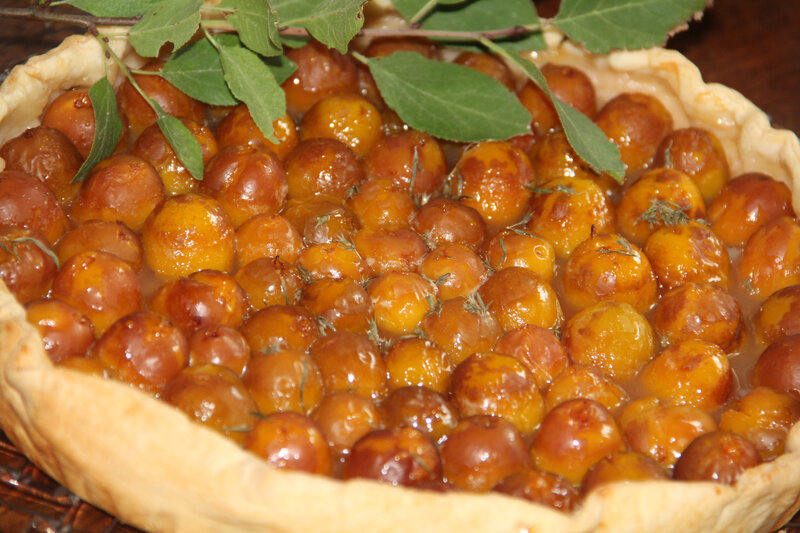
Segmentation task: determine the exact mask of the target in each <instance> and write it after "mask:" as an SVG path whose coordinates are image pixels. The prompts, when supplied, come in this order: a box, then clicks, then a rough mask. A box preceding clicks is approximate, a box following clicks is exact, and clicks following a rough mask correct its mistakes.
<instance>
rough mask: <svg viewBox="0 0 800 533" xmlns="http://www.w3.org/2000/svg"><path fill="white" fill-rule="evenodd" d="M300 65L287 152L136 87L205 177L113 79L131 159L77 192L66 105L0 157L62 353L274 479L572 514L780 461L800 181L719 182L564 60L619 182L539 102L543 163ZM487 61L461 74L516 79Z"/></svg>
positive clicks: (556, 82)
mask: <svg viewBox="0 0 800 533" xmlns="http://www.w3.org/2000/svg"><path fill="white" fill-rule="evenodd" d="M406 44H407V45H409V46H405V45H406ZM423 44H425V49H430V50H433V51H434V52H435V53H437V54H438V50H437V49H436V47H435V46H433V45H430V46H428V43H423ZM411 45H413V46H411ZM419 45H420V43H419V42H418V41H413V42H409V43H404V42H402V41H398V42H393V43H388V44H386V45H385V46H384V47H383V48H382V49H379V48H378V46H377V43H376V44H375V45H374V46H375V48H374V50H372V52H370V53H372V54H379V53H380V54H385V53H390V52H391V51H393V50H396V49H408V48H409V47H410V48H412V49H416V48H419ZM292 53H293V54H294V55H295V56H296V59H295V60H296V61H297V62H298V64H299V65H300V68H299V70H298V71H297V73H296V74H295V77H294V78H293V80H294V81H291V83H289V84H287V86H286V88H287V97H288V98H289V104H290V105H289V110H290V114H289V115H287V116H286V117H284V118H282V119H280V120H279V121H276V123H275V124H274V127H275V135H276V137H277V138H278V140H279V143H278V144H271V143H269V142H268V141H266V139H264V138H263V136H261V135H260V134H259V132H258V131H257V130H254V125H253V123H252V119H251V117H249V116H248V113H247V110H246V109H245V108H243V107H241V106H239V107H234V108H231V109H229V110H226V111H227V115H226V117H225V118H223V119H222V120H221V122H217V121H212V120H206V119H205V117H206V116H210V115H211V113H210V111H209V110H208V109H205V108H204V106H203V105H202V104H199V103H197V102H193V101H191V99H188V97H185V95H180V96H176V95H175V93H174V87H169V86H168V85H165V83H166V82H164V83H161V82H162V81H163V80H161V81H158V82H153V81H150V82H146V83H147V84H148V92H149V91H153V94H152V96H153V97H154V98H155V97H156V95H159V94H160V93H159V91H163V94H161V96H163V98H164V101H165V102H169V101H175V102H178V103H181V105H180V106H179V107H180V109H184V110H186V112H187V113H188V115H187V114H183V112H178V116H180V117H181V118H182V119H183V120H184V121H185V123H187V124H192V127H193V129H192V131H193V132H194V133H195V135H196V136H197V137H198V138H200V140H201V144H202V145H203V146H204V147H205V148H206V151H205V152H204V155H205V156H206V157H204V162H205V164H206V171H207V172H206V178H205V181H203V182H199V183H198V182H194V181H193V180H191V178H190V179H189V180H186V179H185V178H186V173H185V170H186V169H185V168H183V167H182V166H181V165H180V164H179V163H176V161H175V160H174V154H170V153H169V150H168V147H166V146H164V141H163V138H159V137H158V131H157V129H155V130H154V129H152V128H153V126H151V125H149V124H148V123H147V121H146V120H144V119H146V118H147V117H145V116H144V115H143V114H142V113H138V112H137V111H136V107H135V106H136V105H137V104H136V102H135V101H133V100H132V99H130V98H129V97H128V96H125V94H126V91H128V88H127V87H126V86H125V85H123V86H121V87H120V89H119V91H120V93H119V94H120V102H121V103H120V107H121V109H122V112H123V114H124V115H125V116H126V117H127V122H128V129H127V130H126V135H127V142H125V143H123V146H121V147H120V148H119V153H117V154H116V155H114V156H112V157H110V158H108V159H107V160H105V161H103V162H101V163H100V164H98V165H97V166H96V167H95V169H94V170H93V171H92V173H91V174H90V177H89V179H88V180H87V181H86V182H85V183H83V184H82V185H81V186H80V188H79V190H77V188H76V190H73V189H72V188H70V187H68V186H66V185H65V180H64V179H63V176H62V174H63V172H68V171H66V170H64V168H72V167H70V166H69V165H70V164H71V163H69V161H74V160H75V158H76V157H78V158H80V157H81V156H80V154H81V153H82V152H81V150H82V149H83V147H81V146H77V147H76V146H73V145H72V144H71V143H73V142H74V141H75V140H77V139H78V138H79V136H78V135H77V134H76V133H75V132H74V131H63V132H62V133H63V136H62V135H61V134H58V133H53V132H55V131H59V130H58V128H59V124H61V123H64V121H65V120H66V122H67V123H69V121H70V120H79V116H77V114H76V116H75V117H72V118H70V116H69V108H68V107H61V108H59V109H57V110H56V109H55V108H54V109H53V110H52V112H51V115H54V114H55V113H56V111H58V114H59V116H58V118H59V121H56V120H54V119H49V120H47V121H46V122H47V123H48V125H49V127H50V128H53V129H52V130H48V129H45V128H44V127H42V128H39V129H37V130H31V131H29V132H26V133H24V134H22V135H20V136H19V137H17V138H16V139H13V140H12V141H9V142H8V143H7V144H6V146H5V147H3V148H2V149H0V153H2V154H3V155H6V154H8V159H9V161H11V160H16V161H17V164H18V165H21V166H20V168H13V169H12V167H11V163H9V169H11V170H7V171H5V172H3V173H2V174H0V187H4V186H5V187H6V188H7V189H8V190H12V189H13V190H17V189H18V188H19V187H22V186H24V187H25V190H26V191H28V190H29V191H31V195H37V196H36V197H37V198H41V199H42V200H41V201H40V202H38V204H39V207H38V208H39V209H40V210H41V212H40V215H38V216H37V217H36V218H31V217H27V216H25V215H24V213H25V212H26V209H27V207H26V205H27V204H25V202H26V201H28V200H27V199H26V198H27V196H26V195H20V194H9V195H7V196H6V195H4V196H3V200H2V206H3V210H2V216H3V219H2V224H3V232H2V235H1V236H0V244H2V249H0V276H2V279H3V280H4V281H5V282H6V284H7V285H8V286H9V288H10V289H11V291H12V292H13V293H14V294H15V296H16V297H17V299H18V300H20V301H21V302H22V303H25V304H27V306H28V317H29V320H30V321H31V322H32V323H33V324H34V325H35V326H36V327H37V328H38V329H39V330H40V332H41V333H42V336H43V338H44V339H45V344H44V346H45V349H46V351H47V353H48V354H49V355H50V357H51V359H52V360H53V361H54V362H55V363H57V364H67V365H68V366H70V367H72V368H79V369H80V368H84V369H87V370H89V371H92V372H96V371H98V369H99V370H100V371H101V372H102V373H104V374H105V375H106V376H107V377H109V378H111V379H117V380H120V381H122V382H125V383H128V384H129V385H131V386H134V387H138V388H141V389H143V390H144V391H146V392H149V393H152V394H154V395H156V396H157V397H159V398H161V399H163V400H164V401H166V402H169V403H172V404H174V405H176V406H177V407H178V408H180V409H182V410H184V412H186V413H187V415H188V416H189V417H190V418H193V419H195V420H197V422H198V423H201V424H206V425H208V426H209V427H210V428H212V429H214V430H215V431H217V432H219V433H220V434H222V435H225V436H226V437H228V438H231V439H232V440H233V441H235V442H237V443H239V444H242V445H243V446H244V448H245V449H247V450H249V451H251V452H253V453H254V454H255V455H256V456H259V457H262V458H263V459H264V460H265V461H267V462H268V463H269V464H270V465H272V466H274V467H276V468H287V469H299V470H305V471H312V472H315V473H318V474H321V475H332V476H334V477H337V478H341V479H351V478H359V477H360V478H369V479H376V480H377V481H380V482H385V483H389V484H396V485H409V486H416V487H421V488H434V489H437V490H474V491H479V492H483V491H489V490H492V489H495V490H497V491H499V492H503V493H506V494H513V495H517V496H521V497H523V498H528V499H531V500H534V501H541V502H545V503H546V504H548V505H551V506H553V507H554V508H558V509H565V510H568V509H571V508H573V507H574V506H575V505H580V503H579V499H580V496H579V494H581V495H585V494H586V493H588V492H590V491H591V490H592V489H593V487H596V486H600V485H602V484H604V483H606V482H608V480H628V479H631V480H632V479H658V478H664V477H671V476H673V472H675V473H677V474H676V477H679V478H681V479H699V478H702V479H715V480H718V481H721V482H734V481H735V479H736V478H737V477H738V476H739V475H740V473H741V471H742V470H743V469H744V468H747V467H749V466H752V465H754V464H757V463H758V462H760V461H762V460H771V459H773V458H774V457H775V456H777V455H778V454H779V453H780V452H781V450H782V449H783V443H784V441H785V438H786V434H787V432H788V429H789V428H790V427H791V425H792V424H793V423H794V422H795V421H796V420H797V419H798V417H800V410H798V409H797V407H796V403H797V401H798V400H800V393H798V392H797V391H798V390H800V384H797V383H793V382H792V381H791V379H789V377H788V376H790V374H791V373H792V372H791V370H792V369H793V368H795V367H796V366H797V365H798V364H800V363H798V361H800V350H798V348H797V345H798V342H797V340H796V337H793V336H792V335H794V334H796V333H797V331H796V328H795V327H794V326H793V323H792V321H791V318H792V316H793V315H792V311H791V309H793V308H794V307H793V306H794V302H795V300H796V299H797V298H794V293H793V292H792V290H793V287H797V286H798V283H800V259H798V256H797V254H796V250H797V249H798V247H797V242H796V241H797V238H798V237H797V234H798V230H797V227H798V223H797V220H796V218H795V214H794V211H793V210H792V207H791V203H790V200H789V198H790V196H789V194H788V192H787V191H788V189H787V188H786V187H785V186H784V185H783V184H781V183H780V182H778V181H776V180H774V179H773V178H771V177H770V176H768V175H766V174H759V175H752V174H751V175H745V176H739V177H737V176H730V175H729V173H728V172H727V164H726V162H725V158H724V153H722V149H721V148H720V146H719V143H718V142H716V140H715V138H714V137H713V135H712V134H711V133H710V132H707V131H704V130H699V129H691V130H673V129H672V118H671V117H670V116H669V113H668V112H667V111H666V109H665V108H664V107H663V106H662V105H661V103H660V102H659V101H658V99H657V98H654V97H652V96H645V95H641V94H636V93H626V94H622V95H618V96H616V97H614V98H613V99H612V100H610V101H609V102H599V101H597V97H596V96H595V93H594V90H593V88H592V87H591V82H589V81H588V78H586V76H584V75H582V73H581V72H580V71H577V70H576V69H574V68H573V67H570V68H566V67H562V66H559V65H550V66H548V67H546V68H545V69H544V72H545V75H546V76H547V77H548V79H549V80H552V83H553V87H554V90H556V89H558V91H560V92H558V91H557V92H558V94H559V95H561V96H562V98H564V99H566V100H569V101H573V102H574V104H575V105H576V106H577V107H578V108H579V109H581V111H583V112H584V113H586V114H587V116H589V117H590V118H592V119H594V120H596V121H597V123H598V125H600V126H601V128H602V129H603V130H604V131H605V132H606V133H607V134H608V135H609V137H611V138H612V139H613V140H615V141H617V142H619V143H620V145H621V148H622V149H623V150H622V151H623V158H624V161H625V163H626V165H627V174H628V176H627V181H626V183H625V184H623V185H621V186H620V185H618V184H614V183H612V182H609V177H608V176H598V175H595V174H594V173H593V172H592V171H591V170H590V169H588V167H586V166H585V165H584V164H582V162H581V161H580V160H578V159H577V158H575V157H574V154H573V153H571V150H570V149H569V147H568V146H567V145H565V144H564V136H563V133H562V132H561V130H560V129H559V128H558V126H556V125H555V124H554V123H553V122H552V121H548V115H547V113H548V111H549V108H548V104H549V103H548V102H546V101H545V102H538V103H530V102H531V101H534V100H535V99H536V98H541V95H531V94H529V93H531V89H530V88H528V87H527V86H525V87H521V86H520V84H519V83H516V82H515V84H514V89H516V90H518V91H519V93H518V94H519V96H520V99H522V100H523V102H527V103H526V106H528V108H529V110H530V111H531V113H532V123H533V126H534V132H535V133H534V135H533V140H532V143H529V144H530V146H528V147H527V148H526V149H523V148H521V146H522V145H523V144H524V143H521V142H516V141H515V142H506V141H496V142H488V143H479V144H476V145H469V146H468V145H454V144H453V143H446V142H445V141H442V140H439V139H436V138H434V137H431V136H430V135H428V134H425V133H421V132H416V131H414V130H412V129H409V128H407V127H406V128H404V131H395V130H393V129H392V127H390V126H391V124H390V123H389V122H387V121H385V120H384V117H386V116H387V113H388V112H387V110H386V109H385V104H384V103H383V102H382V101H381V100H380V99H376V98H374V97H373V98H369V93H368V92H367V91H360V90H359V87H360V86H368V85H369V83H368V82H369V79H368V76H369V74H368V73H367V72H366V71H364V70H363V69H359V68H358V67H356V66H355V63H354V62H353V60H352V58H350V57H348V56H343V55H337V54H336V53H333V52H331V51H330V50H327V49H326V48H325V47H324V46H320V45H319V44H318V43H312V44H309V45H307V46H305V47H303V48H300V49H297V50H295V51H293V52H292ZM370 53H368V54H367V55H370ZM488 59H489V58H469V57H464V58H462V62H464V64H467V65H471V66H473V67H474V68H480V69H491V70H490V73H491V72H493V73H494V74H492V75H496V76H498V77H502V75H503V71H502V69H499V70H498V69H496V68H494V67H492V66H491V65H492V64H493V63H491V62H489V61H488ZM495 66H496V65H495ZM148 68H155V69H157V68H158V66H157V65H153V66H151V67H148ZM326 68H328V69H333V72H334V74H335V75H334V76H331V77H329V78H325V77H324V76H322V75H321V71H319V70H318V69H326ZM148 78H150V79H154V80H160V78H157V77H152V76H150V77H148ZM587 83H589V85H588V86H587ZM359 84H361V85H359ZM65 94H67V93H65ZM75 94H78V93H75ZM66 98H67V97H65V99H66ZM65 109H66V110H65ZM198 109H202V112H199V113H198V112H197V111H198ZM342 110H343V111H342ZM598 110H599V111H598ZM217 111H218V110H217ZM339 111H342V113H341V114H340V115H339V114H337V113H339ZM76 113H77V111H76ZM395 120H396V119H395ZM190 121H193V122H190ZM195 125H196V126H195ZM65 129H66V128H65ZM45 134H46V135H45ZM36 139H45V140H40V141H37V140H36ZM37 143H46V144H48V145H52V146H54V148H53V150H54V151H52V152H41V151H39V152H37V151H36V146H37ZM26 153H36V154H38V155H37V157H40V158H42V160H43V162H42V163H41V165H40V166H39V167H36V168H34V167H32V166H29V167H25V166H24V165H22V163H21V161H22V160H23V159H24V157H22V156H14V154H26ZM76 153H77V154H78V155H77V156H76ZM697 154H702V155H703V157H704V159H705V160H707V161H708V163H707V164H706V165H705V166H703V165H695V166H691V165H690V164H689V163H688V162H690V161H692V160H697V158H698V156H697ZM15 158H16V159H15ZM62 160H63V161H66V162H65V163H63V164H61V163H59V164H57V162H58V161H62ZM72 166H74V164H72ZM37 169H44V170H37ZM49 169H53V171H52V173H51V172H50V170H49ZM731 178H732V179H731ZM14 184H19V185H18V186H17V185H14ZM115 202H117V203H115ZM750 211H753V212H754V213H755V215H754V216H752V217H749V218H748V216H749V214H750ZM745 218H747V219H748V220H756V221H757V222H754V223H753V224H751V225H745V226H741V225H737V222H738V221H740V220H744V219H745ZM81 235H85V236H86V237H85V238H80V236H81ZM89 237H91V238H89ZM779 237H780V238H779ZM48 252H52V257H51V255H50V254H49V253H48ZM54 257H55V258H58V259H59V260H60V261H59V263H56V262H55V261H54V260H53V258H54ZM774 264H780V265H781V267H782V268H781V269H779V271H778V270H776V269H774V268H773V267H772V265H774ZM76 265H80V268H78V267H77V266H76ZM84 267H85V268H84ZM795 292H796V291H795ZM709 302H715V305H712V306H709V305H708V303H709ZM759 306H761V311H760V312H759V315H758V317H759V318H758V321H757V323H756V324H757V325H756V326H753V324H751V323H750V321H751V317H752V316H753V315H754V314H755V312H756V311H757V310H758V308H759ZM795 307H796V306H795ZM139 346H147V350H144V349H141V348H137V347H139ZM134 352H135V353H136V354H137V355H131V356H129V355H128V354H133V353H134ZM762 352H763V353H764V355H763V357H760V356H761V354H762ZM76 360H85V361H87V363H86V364H75V363H74V361H76ZM66 361H70V362H69V363H65V362H66ZM751 374H752V377H751ZM702 435H708V437H706V438H705V439H704V440H702V441H697V439H698V438H699V437H700V436H702ZM566 443H570V444H569V446H571V447H570V448H567V447H566V446H567V444H566ZM685 449H688V450H690V452H689V453H688V454H687V455H686V456H685V457H684V455H683V452H684V450H685ZM565 450H568V453H566V455H565ZM725 454H727V455H728V456H730V457H734V459H735V460H734V465H733V466H731V467H730V468H727V469H721V468H718V463H719V462H720V457H723V456H725ZM287 458H288V459H287Z"/></svg>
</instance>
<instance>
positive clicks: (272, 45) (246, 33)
mask: <svg viewBox="0 0 800 533" xmlns="http://www.w3.org/2000/svg"><path fill="white" fill-rule="evenodd" d="M219 7H220V8H224V9H232V10H234V11H235V12H234V13H232V14H230V15H228V16H227V21H228V22H229V23H230V24H231V25H232V26H233V27H234V28H235V29H236V31H237V32H239V38H240V39H241V40H242V43H244V45H245V46H246V47H247V48H249V49H250V50H252V51H254V52H257V53H259V54H261V55H262V56H266V57H270V56H276V55H280V54H281V53H282V52H283V48H282V47H281V37H280V34H279V33H278V18H277V15H276V14H275V13H274V12H273V11H272V10H271V9H270V6H269V4H267V2H266V1H265V0H224V1H223V2H222V3H221V4H219Z"/></svg>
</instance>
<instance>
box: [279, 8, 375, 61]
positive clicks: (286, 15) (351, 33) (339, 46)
mask: <svg viewBox="0 0 800 533" xmlns="http://www.w3.org/2000/svg"><path fill="white" fill-rule="evenodd" d="M365 3H366V0H321V1H320V0H273V1H272V2H270V5H271V6H272V9H274V10H275V11H277V12H278V19H279V21H280V25H281V26H302V27H304V28H306V29H307V30H308V31H309V32H310V33H311V35H312V36H313V37H314V38H315V39H317V40H318V41H320V42H321V43H323V44H325V45H326V46H328V47H329V48H335V49H336V50H338V51H339V52H341V53H343V54H344V53H346V52H347V47H348V45H349V44H350V41H351V40H352V39H353V37H355V35H356V33H358V30H360V29H361V26H363V25H364V16H363V13H362V12H361V8H362V6H363V5H364V4H365Z"/></svg>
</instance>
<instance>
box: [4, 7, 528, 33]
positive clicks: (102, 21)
mask: <svg viewBox="0 0 800 533" xmlns="http://www.w3.org/2000/svg"><path fill="white" fill-rule="evenodd" d="M5 17H10V18H20V19H28V20H39V21H42V22H61V23H65V24H74V25H77V26H83V27H84V28H86V29H88V30H94V29H95V28H97V27H98V26H133V25H134V24H136V23H137V22H139V20H140V19H141V16H137V17H95V16H93V15H84V14H78V13H58V12H55V11H52V10H50V9H47V8H44V9H43V8H37V7H25V8H14V7H0V18H5ZM205 22H207V24H205V25H208V26H213V27H214V29H215V30H218V31H231V30H233V27H228V25H227V24H226V23H224V22H222V21H214V20H212V21H205ZM537 29H539V26H538V25H536V26H535V27H530V26H512V27H510V28H503V29H500V30H492V31H485V32H464V31H442V30H422V29H418V28H413V27H412V28H396V29H392V28H363V29H361V31H359V35H362V36H369V37H428V38H438V39H453V40H475V41H477V40H480V39H481V38H484V39H500V38H503V37H514V36H516V35H523V34H526V33H529V32H531V31H535V30H537ZM280 33H281V34H283V35H290V36H301V37H306V36H308V35H309V33H308V30H306V29H305V28H300V27H291V28H281V29H280Z"/></svg>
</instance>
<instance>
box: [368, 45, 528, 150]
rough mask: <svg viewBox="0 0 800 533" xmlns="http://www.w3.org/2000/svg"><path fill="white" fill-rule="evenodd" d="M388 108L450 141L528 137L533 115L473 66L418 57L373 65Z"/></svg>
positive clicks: (409, 54)
mask: <svg viewBox="0 0 800 533" xmlns="http://www.w3.org/2000/svg"><path fill="white" fill-rule="evenodd" d="M368 64H369V68H370V72H371V73H372V76H373V77H374V78H375V82H376V83H377V85H378V88H379V89H380V91H381V95H382V96H383V98H384V99H385V100H386V103H387V104H388V105H389V107H391V108H392V109H394V110H395V111H396V112H397V114H398V115H400V118H402V119H403V120H404V121H405V122H406V123H407V124H408V125H410V126H411V127H412V128H415V129H420V130H424V131H427V132H428V133H430V134H431V135H433V136H435V137H440V138H442V139H448V140H451V141H462V142H475V141H482V140H486V139H508V138H509V137H513V136H514V135H520V134H524V133H528V132H529V130H528V123H529V122H530V115H529V114H528V113H527V111H526V110H525V108H524V107H523V106H522V104H520V102H519V99H518V98H517V97H516V96H515V95H514V94H512V93H511V92H509V91H508V89H506V88H505V87H504V86H503V85H502V84H501V83H500V82H498V81H497V80H495V79H493V78H491V77H489V76H486V75H485V74H482V73H480V72H477V71H475V70H473V69H471V68H469V67H465V66H462V65H457V64H454V63H443V62H441V61H432V60H430V59H426V58H424V57H422V56H421V55H420V54H416V53H413V52H397V53H394V54H392V55H390V56H387V57H383V58H372V59H369V60H368Z"/></svg>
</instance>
